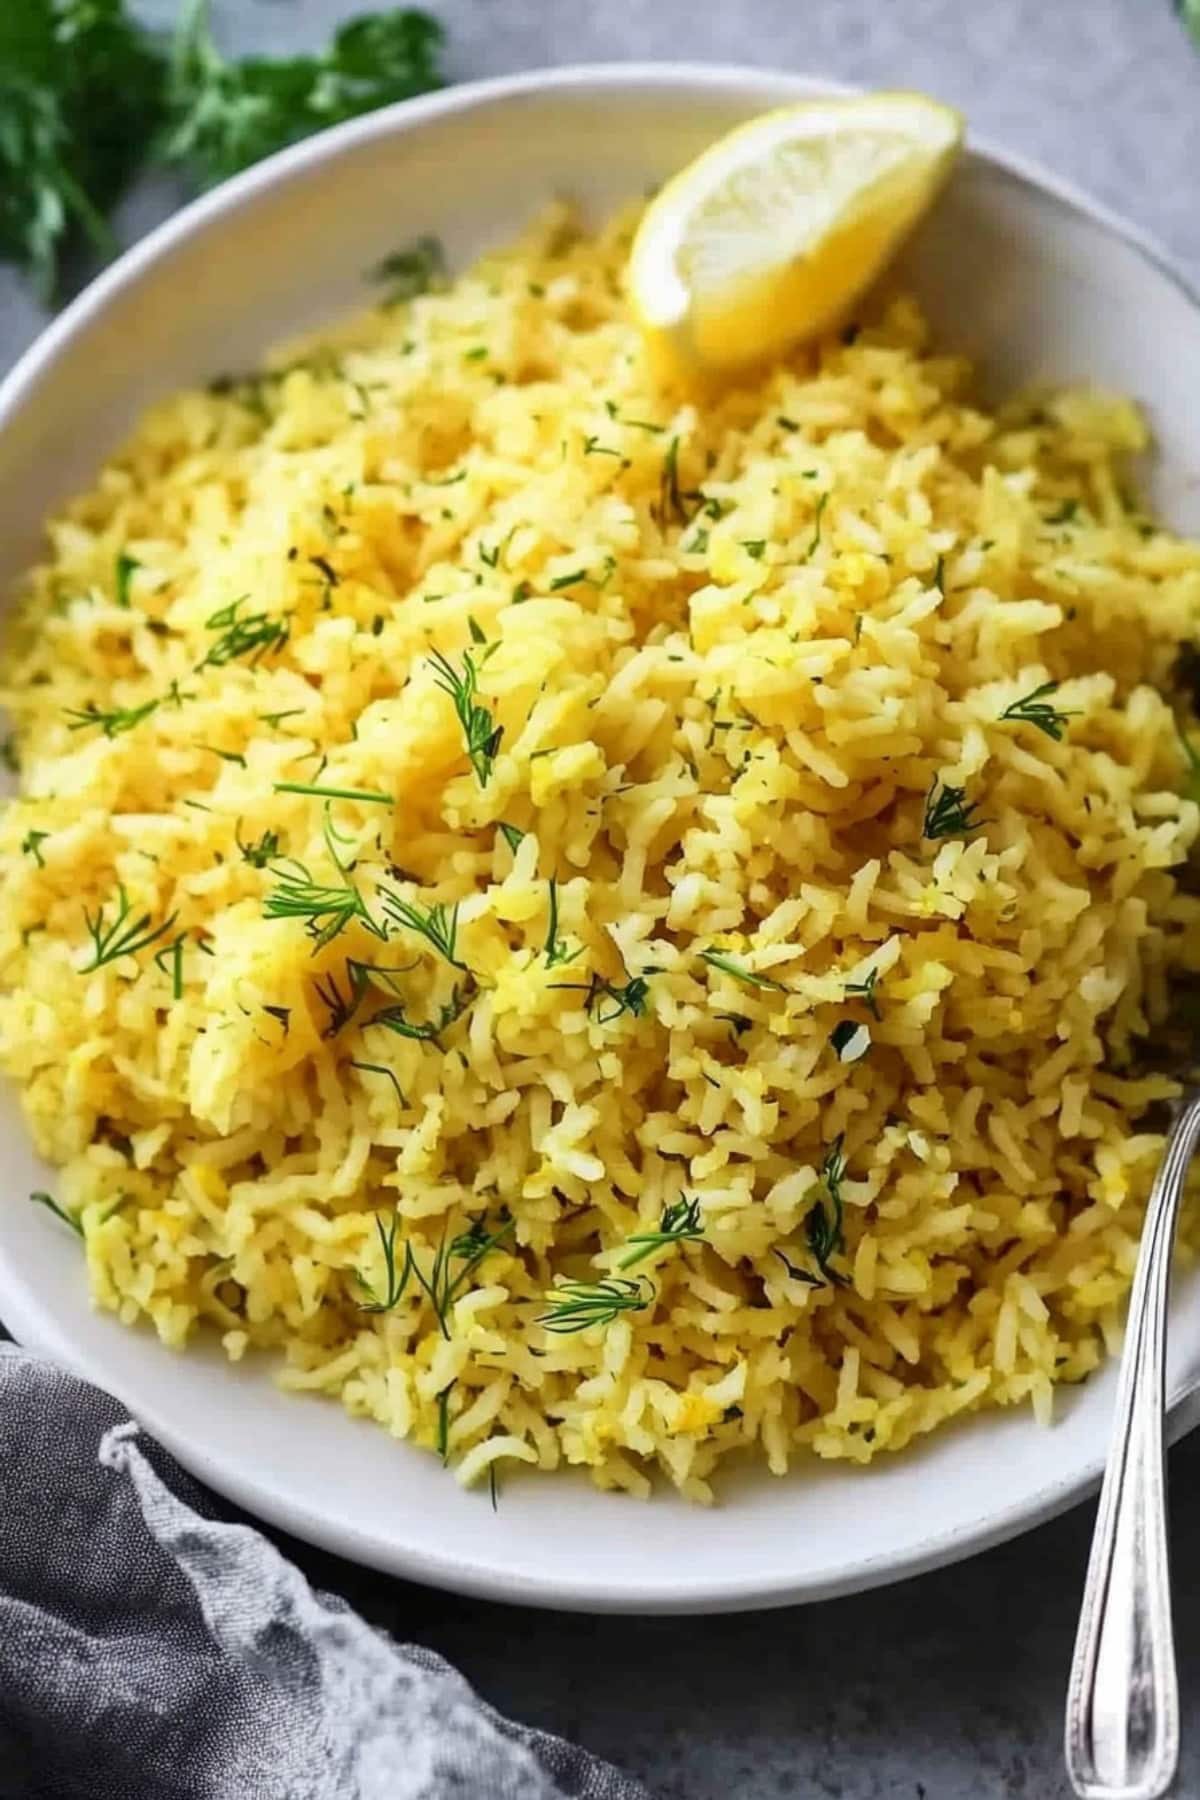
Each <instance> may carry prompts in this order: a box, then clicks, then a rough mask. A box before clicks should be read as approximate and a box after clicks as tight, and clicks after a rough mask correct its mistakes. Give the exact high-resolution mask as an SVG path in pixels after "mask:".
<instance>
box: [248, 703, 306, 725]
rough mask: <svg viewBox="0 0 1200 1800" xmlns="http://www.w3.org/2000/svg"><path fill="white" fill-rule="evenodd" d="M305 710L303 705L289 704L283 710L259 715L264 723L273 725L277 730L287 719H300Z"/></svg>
mask: <svg viewBox="0 0 1200 1800" xmlns="http://www.w3.org/2000/svg"><path fill="white" fill-rule="evenodd" d="M303 711H304V708H303V707H302V706H289V707H287V708H286V709H285V710H284V711H283V712H271V713H259V715H258V716H259V718H260V719H261V720H262V722H263V724H264V725H270V726H273V727H274V728H275V729H276V730H277V729H278V728H279V726H280V725H282V724H283V721H284V720H285V719H298V718H299V717H300V716H301V714H302V713H303Z"/></svg>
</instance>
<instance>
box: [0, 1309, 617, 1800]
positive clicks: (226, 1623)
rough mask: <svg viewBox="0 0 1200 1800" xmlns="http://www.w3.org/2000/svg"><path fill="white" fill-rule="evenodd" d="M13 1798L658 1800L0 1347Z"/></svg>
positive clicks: (0, 1783)
mask: <svg viewBox="0 0 1200 1800" xmlns="http://www.w3.org/2000/svg"><path fill="white" fill-rule="evenodd" d="M0 1795H2V1796H3V1800H451V1796H453V1800H646V1795H645V1790H644V1789H643V1788H641V1787H640V1786H639V1785H638V1784H637V1783H636V1782H633V1781H630V1780H628V1779H626V1777H624V1776H622V1775H620V1774H618V1773H617V1771H616V1770H615V1769H612V1768H611V1767H609V1765H608V1764H606V1763H600V1762H597V1761H596V1760H595V1759H594V1758H593V1757H591V1756H589V1755H588V1754H587V1753H586V1752H585V1751H583V1750H579V1749H576V1748H575V1747H573V1746H572V1745H570V1744H566V1743H564V1742H562V1740H561V1739H559V1738H554V1737H550V1736H548V1735H547V1734H546V1733H544V1732H540V1731H534V1730H531V1729H529V1728H528V1727H526V1726H523V1725H516V1724H513V1723H512V1722H511V1721H510V1720H508V1719H503V1718H501V1717H500V1715H499V1714H498V1713H496V1712H494V1711H493V1710H492V1708H491V1707H490V1706H487V1705H485V1704H484V1702H483V1701H481V1700H480V1699H479V1697H478V1696H477V1695H476V1694H475V1693H473V1691H472V1690H471V1688H470V1687H469V1686H468V1685H467V1683H466V1682H465V1681H464V1680H463V1678H462V1676H461V1675H459V1674H458V1673H457V1672H456V1671H455V1670H454V1669H452V1668H451V1667H450V1665H449V1664H448V1663H446V1662H444V1661H443V1660H442V1658H441V1657H439V1656H436V1655H434V1654H433V1653H432V1652H431V1651H428V1650H422V1649H420V1648H418V1647H415V1646H413V1645H411V1644H396V1643H394V1642H393V1641H392V1640H391V1638H389V1637H388V1636H387V1635H386V1634H385V1633H384V1632H382V1631H377V1630H375V1629H374V1628H373V1627H372V1626H370V1625H367V1624H366V1623H364V1621H363V1620H362V1619H360V1618H359V1617H358V1615H357V1614H356V1613H354V1612H353V1611H352V1610H351V1609H350V1608H349V1607H348V1606H347V1605H346V1604H345V1603H344V1602H343V1601H341V1600H339V1599H338V1598H337V1597H336V1596H335V1595H332V1594H322V1593H318V1592H315V1591H314V1590H313V1589H312V1588H310V1587H309V1585H308V1583H307V1582H306V1581H305V1579H304V1577H303V1575H301V1573H300V1572H299V1570H298V1569H296V1568H294V1567H293V1566H292V1564H291V1563H289V1562H288V1561H287V1560H286V1558H285V1557H283V1556H282V1555H280V1553H279V1551H278V1550H276V1549H275V1548H274V1546H273V1545H272V1544H270V1543H268V1542H267V1540H266V1539H265V1538H264V1537H262V1536H260V1534H259V1533H258V1532H257V1531H253V1530H252V1529H251V1528H250V1527H249V1526H246V1525H233V1524H228V1523H226V1522H224V1521H222V1520H221V1519H220V1518H219V1517H217V1516H215V1505H214V1502H213V1501H212V1500H211V1499H210V1498H209V1497H208V1496H207V1495H205V1494H203V1493H202V1492H201V1490H200V1489H198V1488H197V1487H196V1485H195V1484H194V1483H193V1482H192V1481H190V1480H189V1479H188V1477H187V1476H186V1475H185V1474H183V1472H182V1471H181V1470H180V1469H179V1467H178V1465H177V1464H175V1463H174V1462H173V1461H172V1460H171V1458H170V1457H169V1456H168V1455H167V1454H166V1452H165V1451H164V1450H163V1449H162V1447H161V1446H160V1445H158V1444H156V1443H154V1442H153V1441H152V1440H150V1439H147V1438H146V1437H144V1436H142V1435H141V1434H139V1432H138V1430H137V1427H136V1426H135V1425H133V1424H132V1423H131V1422H130V1421H129V1420H128V1418H127V1415H126V1413H125V1411H124V1409H123V1408H122V1407H121V1406H120V1405H119V1404H118V1403H117V1402H116V1401H115V1400H113V1399H112V1398H111V1397H110V1396H109V1395H107V1394H104V1393H101V1392H100V1390H99V1389H98V1388H94V1387H92V1386H91V1385H90V1384H89V1383H87V1382H84V1381H80V1380H78V1379H76V1377H75V1376H73V1375H68V1374H66V1373H64V1372H63V1371H62V1370H61V1369H58V1368H55V1367H53V1366H51V1365H50V1364H48V1363H45V1362H43V1361H40V1360H39V1359H38V1358H36V1357H33V1356H30V1355H28V1354H27V1353H26V1352H25V1351H23V1350H20V1349H18V1348H16V1347H15V1346H13V1345H8V1344H5V1345H0Z"/></svg>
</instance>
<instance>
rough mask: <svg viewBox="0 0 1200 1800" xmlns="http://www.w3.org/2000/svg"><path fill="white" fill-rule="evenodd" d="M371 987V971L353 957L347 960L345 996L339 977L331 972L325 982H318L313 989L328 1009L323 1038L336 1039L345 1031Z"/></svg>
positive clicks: (315, 982) (314, 983)
mask: <svg viewBox="0 0 1200 1800" xmlns="http://www.w3.org/2000/svg"><path fill="white" fill-rule="evenodd" d="M370 985H371V970H370V968H369V966H368V965H367V964H366V963H361V962H356V961H355V959H354V958H353V957H352V956H348V957H347V958H346V992H345V993H344V994H343V993H342V990H341V988H340V987H339V986H338V983H337V977H336V976H335V975H334V973H333V971H332V970H330V971H329V972H328V973H327V974H326V975H325V977H324V982H323V983H322V981H321V980H319V979H318V980H316V981H314V982H313V988H314V989H315V991H316V994H317V997H318V999H319V1000H320V1001H321V1003H322V1005H324V1006H325V1007H327V1008H328V1011H329V1022H328V1024H327V1025H326V1026H325V1029H324V1031H323V1032H322V1033H321V1036H322V1037H324V1038H331V1037H336V1036H337V1034H338V1032H339V1031H343V1030H345V1028H346V1026H347V1025H349V1023H350V1021H351V1020H352V1019H353V1018H354V1015H355V1014H356V1013H357V1011H358V1009H359V1007H360V1006H361V1005H362V1002H363V997H364V995H365V994H366V992H367V989H368V988H369V987H370Z"/></svg>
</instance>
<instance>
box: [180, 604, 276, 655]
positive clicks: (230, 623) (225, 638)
mask: <svg viewBox="0 0 1200 1800" xmlns="http://www.w3.org/2000/svg"><path fill="white" fill-rule="evenodd" d="M249 598H250V596H249V594H242V595H241V596H240V597H239V598H238V599H237V600H233V601H231V602H230V604H229V605H228V606H222V607H220V608H219V609H218V611H216V612H215V613H211V614H210V615H209V617H208V618H207V619H206V620H205V621H204V628H205V630H206V631H216V632H218V633H219V634H220V635H219V636H218V637H216V638H215V639H214V640H213V642H212V643H211V644H210V645H209V648H208V654H207V655H206V656H205V657H204V659H203V661H202V662H198V663H197V664H196V668H197V669H198V670H199V669H221V668H224V666H225V664H226V663H231V662H234V661H236V659H237V658H238V657H241V656H247V655H248V656H249V658H250V663H251V666H252V667H253V666H254V665H255V664H257V663H258V662H259V660H260V659H261V658H262V657H263V656H266V655H268V654H269V653H270V652H271V651H272V650H278V649H280V648H282V646H283V645H284V644H286V643H287V640H288V635H289V633H290V630H291V627H290V625H289V624H288V621H287V620H286V619H273V618H271V616H270V614H269V613H263V612H257V613H245V614H243V612H242V610H241V609H242V607H243V606H245V604H246V602H247V601H248V600H249Z"/></svg>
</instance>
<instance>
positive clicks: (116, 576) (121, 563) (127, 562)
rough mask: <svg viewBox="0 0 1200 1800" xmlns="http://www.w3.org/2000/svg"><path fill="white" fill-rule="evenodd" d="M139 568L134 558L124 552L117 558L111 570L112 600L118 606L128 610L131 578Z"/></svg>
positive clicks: (131, 584)
mask: <svg viewBox="0 0 1200 1800" xmlns="http://www.w3.org/2000/svg"><path fill="white" fill-rule="evenodd" d="M141 566H142V565H141V563H140V562H139V561H138V559H137V557H136V556H130V555H129V554H128V553H127V552H126V551H124V550H122V551H121V553H120V555H119V556H118V557H117V561H116V566H115V568H114V570H113V589H114V593H113V598H114V599H115V601H116V603H117V605H118V606H120V607H124V608H126V609H128V606H129V599H130V589H131V588H132V586H133V578H134V575H135V574H136V573H137V571H138V570H139V569H140V568H141Z"/></svg>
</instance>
